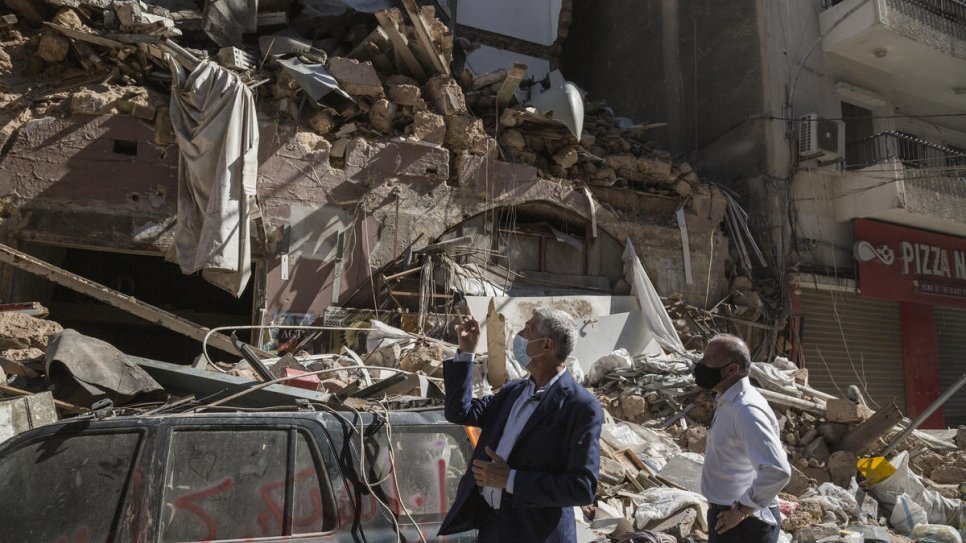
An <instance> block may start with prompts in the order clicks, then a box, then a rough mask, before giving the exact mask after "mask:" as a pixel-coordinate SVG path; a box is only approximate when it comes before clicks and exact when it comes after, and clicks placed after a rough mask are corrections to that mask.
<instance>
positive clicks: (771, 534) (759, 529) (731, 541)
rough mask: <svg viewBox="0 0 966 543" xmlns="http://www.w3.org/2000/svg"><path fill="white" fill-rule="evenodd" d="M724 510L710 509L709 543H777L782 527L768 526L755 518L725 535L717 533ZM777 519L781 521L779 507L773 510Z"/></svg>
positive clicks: (742, 522)
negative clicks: (717, 523) (719, 516)
mask: <svg viewBox="0 0 966 543" xmlns="http://www.w3.org/2000/svg"><path fill="white" fill-rule="evenodd" d="M722 511H726V509H725V510H722V509H718V508H716V507H714V506H711V507H710V508H709V509H708V530H709V533H708V543H777V542H778V534H780V533H781V528H782V527H781V525H776V524H768V523H767V522H764V521H761V520H758V519H757V518H755V517H748V518H746V519H745V520H743V521H741V522H739V523H738V525H737V526H735V527H734V528H732V529H730V530H728V531H727V532H725V533H723V534H718V533H715V531H714V525H715V523H716V522H718V513H721V512H722ZM771 512H772V514H773V515H775V518H777V519H781V518H782V517H781V513H780V512H779V511H778V506H777V505H776V506H775V507H772V508H771Z"/></svg>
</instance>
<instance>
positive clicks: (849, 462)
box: [828, 451, 858, 488]
mask: <svg viewBox="0 0 966 543" xmlns="http://www.w3.org/2000/svg"><path fill="white" fill-rule="evenodd" d="M856 460H857V459H856V457H855V455H854V454H852V453H851V452H849V451H838V452H835V453H832V456H830V457H829V459H828V473H829V477H831V478H832V483H834V484H836V485H838V486H840V487H842V488H848V487H849V481H851V479H852V477H855V474H856V473H857V472H858V470H857V469H856V465H855V463H856Z"/></svg>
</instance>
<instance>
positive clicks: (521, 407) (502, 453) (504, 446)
mask: <svg viewBox="0 0 966 543" xmlns="http://www.w3.org/2000/svg"><path fill="white" fill-rule="evenodd" d="M473 359H474V354H473V353H464V352H462V351H460V352H457V353H456V356H455V357H453V360H455V361H457V362H472V361H473ZM564 371H567V370H564ZM561 375H563V371H561V372H559V373H557V375H554V376H553V378H552V379H550V382H549V383H547V384H546V385H544V386H543V387H542V388H540V389H537V388H536V384H535V383H534V382H533V379H532V378H530V377H528V378H527V380H526V381H527V382H526V384H525V385H524V387H523V390H522V391H521V392H520V396H518V397H517V400H516V401H515V402H513V407H511V408H510V415H509V417H507V421H506V425H505V426H504V427H503V435H502V436H500V443H499V444H498V445H497V446H496V454H497V456H499V457H500V458H502V459H504V460H506V459H507V458H509V457H510V453H511V452H512V451H513V446H514V445H516V443H517V438H519V437H520V432H522V431H523V427H524V426H526V425H527V422H528V421H529V420H530V417H531V416H533V412H534V411H536V410H537V406H539V405H540V402H541V401H543V397H544V396H545V393H546V391H547V390H549V389H550V387H551V386H553V384H554V383H556V382H557V379H560V376H561ZM516 474H517V470H515V469H511V470H510V476H509V478H508V479H507V482H506V491H507V492H508V493H510V494H513V481H514V479H516ZM480 493H481V494H483V499H485V500H486V503H488V504H489V505H490V507H492V508H493V509H499V508H500V499H501V498H502V497H503V491H502V489H499V488H495V487H492V486H484V487H481V488H480Z"/></svg>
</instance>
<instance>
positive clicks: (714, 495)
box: [701, 377, 791, 524]
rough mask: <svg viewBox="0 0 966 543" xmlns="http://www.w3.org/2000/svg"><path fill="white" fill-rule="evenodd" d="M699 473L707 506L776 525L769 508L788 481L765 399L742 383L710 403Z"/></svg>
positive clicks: (785, 461)
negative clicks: (737, 506)
mask: <svg viewBox="0 0 966 543" xmlns="http://www.w3.org/2000/svg"><path fill="white" fill-rule="evenodd" d="M716 402H717V408H716V410H715V415H714V420H713V421H712V422H711V429H710V430H709V431H708V445H707V452H706V453H705V456H704V468H703V469H702V471H701V493H702V494H704V496H705V497H706V498H707V499H708V501H709V502H711V503H715V504H718V505H731V504H733V503H734V502H735V501H738V502H740V503H741V504H742V505H747V506H748V507H753V508H754V509H755V512H754V513H753V515H754V516H755V517H756V518H758V519H760V520H762V521H764V522H767V523H769V524H778V523H779V521H780V519H776V518H775V517H774V515H772V513H771V511H770V510H769V508H771V507H773V506H775V505H778V493H779V492H780V491H781V490H782V489H783V488H785V485H786V484H787V483H788V480H789V479H790V478H791V468H790V467H789V465H788V457H787V455H786V454H785V449H784V448H782V444H781V440H780V436H779V430H778V421H777V420H776V419H775V414H774V413H773V412H772V410H771V407H769V405H768V402H767V401H765V398H764V397H762V395H761V394H760V393H759V392H758V391H757V390H755V388H754V387H753V386H752V385H751V382H750V381H749V380H748V378H747V377H745V378H743V379H741V380H740V381H738V382H737V383H735V384H734V385H732V386H731V388H729V389H728V390H727V391H725V392H724V394H721V395H720V396H718V398H717V399H716Z"/></svg>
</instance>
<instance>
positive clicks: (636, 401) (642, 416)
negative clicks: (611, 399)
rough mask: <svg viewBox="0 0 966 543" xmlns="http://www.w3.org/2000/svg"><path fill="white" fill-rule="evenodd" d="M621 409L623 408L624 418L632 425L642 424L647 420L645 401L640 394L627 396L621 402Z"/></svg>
mask: <svg viewBox="0 0 966 543" xmlns="http://www.w3.org/2000/svg"><path fill="white" fill-rule="evenodd" d="M621 407H623V408H624V417H625V418H626V419H627V420H628V421H630V422H634V423H638V424H640V423H642V422H644V421H646V420H647V418H648V413H647V401H646V400H645V399H644V397H643V396H641V395H640V394H628V395H627V396H624V398H623V399H622V400H621Z"/></svg>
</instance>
